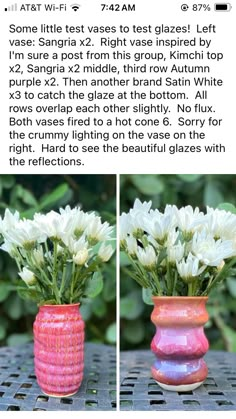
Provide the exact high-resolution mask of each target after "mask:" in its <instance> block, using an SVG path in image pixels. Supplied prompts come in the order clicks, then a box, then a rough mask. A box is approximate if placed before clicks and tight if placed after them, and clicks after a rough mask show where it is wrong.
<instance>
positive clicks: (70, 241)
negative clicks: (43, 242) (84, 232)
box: [64, 236, 88, 255]
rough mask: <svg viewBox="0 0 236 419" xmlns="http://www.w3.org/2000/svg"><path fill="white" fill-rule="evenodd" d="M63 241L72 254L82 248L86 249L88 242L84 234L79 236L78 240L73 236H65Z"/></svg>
mask: <svg viewBox="0 0 236 419" xmlns="http://www.w3.org/2000/svg"><path fill="white" fill-rule="evenodd" d="M64 243H65V245H66V246H67V247H68V250H69V252H70V253H71V254H72V255H75V254H76V253H78V252H80V251H82V250H84V249H88V242H87V241H86V239H85V237H84V236H82V237H80V239H79V240H76V239H74V238H73V237H69V238H66V240H65V242H64Z"/></svg>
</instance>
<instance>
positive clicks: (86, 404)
mask: <svg viewBox="0 0 236 419" xmlns="http://www.w3.org/2000/svg"><path fill="white" fill-rule="evenodd" d="M33 358H34V356H33V344H26V345H21V346H18V347H4V348H0V411H6V410H24V411H26V410H30V411H34V410H67V411H68V410H69V411H71V410H77V411H80V410H93V411H94V410H116V351H115V348H114V347H111V346H106V345H99V344H91V343H87V344H85V368H84V379H83V382H82V384H81V387H80V389H79V391H78V393H76V394H75V395H74V396H70V397H61V398H54V397H49V396H46V395H44V394H43V392H42V391H41V389H40V388H39V386H38V384H37V381H36V377H35V375H34V359H33Z"/></svg>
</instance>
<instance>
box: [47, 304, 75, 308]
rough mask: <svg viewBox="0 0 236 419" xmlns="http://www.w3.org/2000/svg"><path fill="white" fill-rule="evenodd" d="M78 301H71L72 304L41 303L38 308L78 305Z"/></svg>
mask: <svg viewBox="0 0 236 419" xmlns="http://www.w3.org/2000/svg"><path fill="white" fill-rule="evenodd" d="M79 305H80V303H72V304H43V305H41V306H40V307H39V308H41V307H57V308H58V307H73V306H75V307H76V306H79Z"/></svg>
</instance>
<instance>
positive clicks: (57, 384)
mask: <svg viewBox="0 0 236 419" xmlns="http://www.w3.org/2000/svg"><path fill="white" fill-rule="evenodd" d="M34 356H35V360H34V363H35V374H36V377H37V381H38V384H39V386H40V387H41V389H42V391H43V392H44V393H45V394H47V395H50V396H54V397H62V396H70V395H72V394H75V393H76V392H77V391H78V389H79V387H80V384H81V381H82V378H83V369H84V321H83V319H82V317H81V315H80V312H79V304H68V305H51V306H50V305H45V306H42V307H40V309H39V313H38V314H37V316H36V320H35V322H34Z"/></svg>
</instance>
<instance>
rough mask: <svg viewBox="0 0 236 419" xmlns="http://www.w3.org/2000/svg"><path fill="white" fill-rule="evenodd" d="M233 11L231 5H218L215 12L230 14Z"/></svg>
mask: <svg viewBox="0 0 236 419" xmlns="http://www.w3.org/2000/svg"><path fill="white" fill-rule="evenodd" d="M231 9H232V6H231V4H230V3H216V4H215V11H216V12H229V11H230V10H231Z"/></svg>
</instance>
